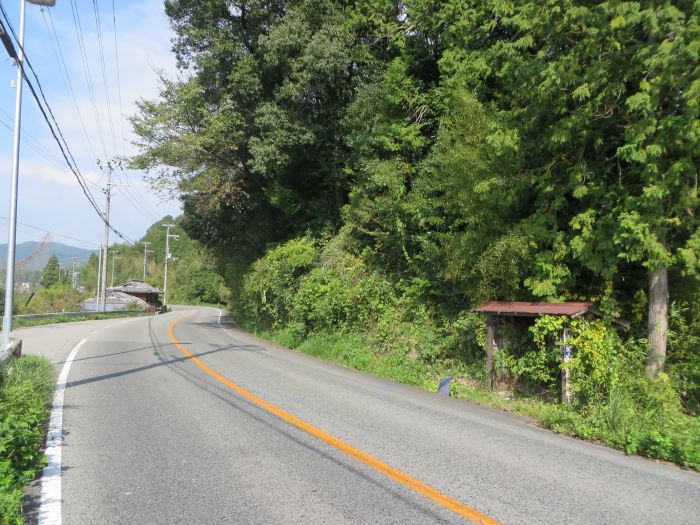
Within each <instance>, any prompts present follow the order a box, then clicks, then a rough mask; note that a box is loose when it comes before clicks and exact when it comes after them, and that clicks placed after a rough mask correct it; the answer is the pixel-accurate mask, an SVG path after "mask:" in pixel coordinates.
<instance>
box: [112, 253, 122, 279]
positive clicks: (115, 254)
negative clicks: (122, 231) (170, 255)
mask: <svg viewBox="0 0 700 525" xmlns="http://www.w3.org/2000/svg"><path fill="white" fill-rule="evenodd" d="M118 253H119V252H116V251H115V252H112V284H111V285H110V287H111V288H114V261H119V260H121V257H117V254H118Z"/></svg>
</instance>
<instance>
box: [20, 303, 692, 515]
mask: <svg viewBox="0 0 700 525" xmlns="http://www.w3.org/2000/svg"><path fill="white" fill-rule="evenodd" d="M183 317H184V319H182V320H180V321H179V322H177V324H174V323H175V322H176V321H177V320H178V319H181V318H183ZM169 329H170V333H169ZM95 330H99V331H97V332H95ZM18 332H19V335H20V337H22V338H23V339H24V351H25V353H41V354H43V355H46V356H47V357H49V358H50V359H52V360H53V361H54V363H56V367H57V371H59V370H60V369H61V367H62V366H63V361H64V360H65V359H66V358H67V356H68V354H69V353H70V351H71V349H72V348H73V347H74V346H75V344H76V343H78V341H80V340H81V339H82V338H84V337H86V336H89V337H88V339H87V342H86V343H85V344H84V345H83V346H82V347H81V348H80V351H79V352H78V354H77V355H76V357H75V360H74V362H73V364H72V368H71V369H70V373H69V376H68V379H67V383H66V390H65V401H64V415H63V428H64V441H63V447H62V476H61V480H62V496H61V497H62V501H63V503H62V518H63V523H65V524H86V523H90V524H97V523H124V524H135V523H138V524H141V523H143V524H146V523H147V524H160V523H164V524H165V523H168V524H169V523H196V524H200V523H202V524H203V523H207V524H209V523H373V524H375V523H402V524H404V523H420V524H424V523H463V522H465V518H464V517H462V516H460V515H459V514H458V513H455V512H454V511H453V510H450V501H454V500H457V501H458V502H461V504H463V506H464V507H465V508H468V509H469V508H471V509H474V511H475V512H479V513H482V514H483V515H486V516H488V517H490V518H493V519H494V520H497V521H500V522H502V523H528V524H533V523H537V524H539V523H542V524H547V523H552V524H561V523H634V524H640V523H654V524H657V523H660V522H661V523H674V524H680V523H698V521H699V520H700V475H698V474H697V473H694V472H689V471H684V470H682V469H680V468H677V467H675V466H672V465H665V464H659V463H655V462H652V461H649V460H645V459H642V458H638V457H627V456H625V455H623V454H622V453H620V452H617V451H613V450H610V449H607V448H604V447H602V446H598V445H594V444H590V443H586V442H583V441H579V440H576V439H572V438H568V437H565V436H559V435H555V434H553V433H551V432H549V431H546V430H543V429H540V428H537V427H536V426H535V425H533V424H532V423H531V422H529V421H528V420H526V419H524V418H520V417H517V416H513V415H510V414H506V413H501V412H499V411H495V410H491V409H487V408H483V407H479V406H475V405H472V404H470V403H467V402H464V401H459V400H454V399H449V398H445V397H443V396H440V395H438V394H433V393H428V392H424V391H421V390H418V389H415V388H411V387H407V386H404V385H400V384H397V383H393V382H391V381H386V380H383V379H378V378H375V377H372V376H369V375H366V374H363V373H359V372H356V371H353V370H349V369H345V368H342V367H338V366H334V365H331V364H328V363H325V362H323V361H319V360H317V359H314V358H311V357H309V356H305V355H302V354H299V353H296V352H291V351H289V350H285V349H282V348H279V347H277V346H275V345H271V344H268V343H265V342H262V341H260V340H258V339H256V338H253V337H251V336H249V335H246V334H245V333H242V332H240V331H238V330H236V329H235V328H234V327H233V326H232V325H231V324H230V323H228V322H227V321H226V318H225V317H224V318H223V319H221V320H219V312H218V311H217V310H216V309H210V308H193V307H188V308H182V309H178V310H176V311H174V312H171V313H169V314H165V315H160V316H157V317H148V318H136V319H133V320H130V321H129V322H126V323H124V322H123V321H121V320H109V321H87V322H84V323H72V324H64V325H53V326H44V327H35V328H27V329H22V330H19V331H18ZM93 332H95V333H93ZM89 334H92V335H89ZM178 343H179V344H178ZM183 351H184V352H190V353H191V354H192V355H193V356H194V357H195V358H196V359H193V358H192V357H188V356H187V355H186V354H185V353H183ZM236 388H237V389H238V391H237V390H236ZM255 396H257V397H255ZM265 403H270V404H272V405H274V406H273V407H272V408H270V406H269V405H265ZM275 410H277V411H278V412H279V411H283V412H281V414H282V417H280V413H275ZM285 417H286V418H287V420H285V419H284V418H285ZM289 418H292V419H289ZM290 420H293V424H290V422H289V421H290ZM295 425H296V426H295ZM300 427H301V428H300ZM314 432H317V434H314ZM318 432H321V434H318ZM319 435H321V436H322V437H323V436H325V438H323V439H319V437H318V436H319ZM329 436H330V437H329ZM324 439H325V441H324ZM334 440H336V441H334ZM337 440H340V441H337ZM353 451H355V452H353ZM353 454H355V455H354V456H353ZM367 458H370V459H369V460H367ZM372 461H375V463H373V462H372ZM382 465H384V466H387V465H388V467H386V468H385V467H383V466H382ZM397 473H398V474H397ZM401 476H404V477H401ZM421 483H422V484H425V485H421ZM425 486H428V487H429V489H430V490H432V491H433V492H432V493H431V494H433V496H434V497H432V499H431V498H430V497H426V491H427V490H428V489H425ZM416 487H418V488H416ZM421 487H422V488H421ZM436 495H437V496H436ZM441 498H442V499H441ZM38 499H39V496H38V487H36V486H35V487H34V489H33V492H30V494H29V500H30V501H31V502H33V503H37V502H38ZM436 500H437V502H436ZM31 506H32V505H31V504H30V507H31ZM35 506H36V505H35ZM32 516H33V515H30V518H31V517H32Z"/></svg>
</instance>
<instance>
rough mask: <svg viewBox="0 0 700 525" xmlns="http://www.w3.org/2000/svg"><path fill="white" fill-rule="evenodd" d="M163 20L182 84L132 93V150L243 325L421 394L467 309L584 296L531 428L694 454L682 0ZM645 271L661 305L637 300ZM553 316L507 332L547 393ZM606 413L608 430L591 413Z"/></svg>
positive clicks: (692, 257)
mask: <svg viewBox="0 0 700 525" xmlns="http://www.w3.org/2000/svg"><path fill="white" fill-rule="evenodd" d="M166 11H167V14H168V16H169V17H170V19H171V22H172V25H173V28H174V30H175V31H176V34H177V38H176V39H175V41H174V51H175V53H176V55H177V58H178V61H179V65H180V67H181V70H182V77H181V78H179V79H178V80H169V79H164V80H163V90H162V94H161V98H160V99H159V100H155V101H141V102H140V105H139V109H140V111H139V113H138V114H137V115H135V116H134V117H133V124H134V127H135V130H136V132H137V134H138V136H139V137H140V147H141V151H140V154H139V155H138V156H137V157H136V158H134V159H133V164H134V166H136V167H140V168H143V169H146V170H148V171H149V174H150V178H151V181H152V182H153V184H154V186H155V187H157V188H159V189H160V190H161V191H166V192H174V193H176V194H178V195H179V196H180V198H181V199H182V201H183V203H184V210H185V214H184V217H183V219H182V221H181V226H182V228H183V230H184V231H186V232H187V233H188V234H189V235H190V236H191V237H192V238H193V239H195V240H196V241H197V242H199V243H201V245H202V246H204V247H206V249H207V250H209V253H210V254H212V255H213V256H214V257H215V261H214V263H213V264H212V265H210V266H209V267H208V269H209V270H211V271H213V270H217V271H218V272H219V274H220V275H221V276H222V277H223V279H224V282H223V283H219V286H220V287H221V286H223V284H225V285H226V286H227V287H228V288H229V289H230V290H232V298H231V299H232V301H231V304H232V307H233V310H234V312H235V314H236V318H237V320H238V321H239V322H241V323H243V324H244V325H246V326H248V327H251V328H253V329H255V330H257V331H259V332H265V333H268V334H271V335H272V336H274V337H276V338H277V339H278V340H280V341H281V342H283V343H284V344H287V345H290V346H295V347H296V346H299V347H301V348H302V349H304V348H311V347H313V348H319V341H323V342H324V344H326V343H328V344H329V345H330V346H331V347H332V348H338V349H339V350H338V352H337V355H336V354H334V353H333V352H331V351H330V350H329V352H331V354H333V355H332V356H331V357H333V356H335V357H333V358H334V359H339V360H340V361H341V362H344V363H346V364H351V365H353V366H357V367H359V368H363V369H368V370H372V371H375V372H377V370H385V371H386V370H395V368H392V367H391V366H389V367H388V368H386V367H385V365H386V364H387V363H400V366H398V365H397V366H398V368H397V369H400V370H404V371H406V370H413V371H417V370H420V371H421V372H420V373H418V372H416V373H417V374H418V375H411V373H409V374H408V376H410V380H408V381H409V382H412V383H414V384H421V385H423V386H427V385H428V384H432V383H431V382H432V381H435V379H436V376H437V375H438V374H439V373H442V372H443V371H445V370H449V371H450V372H452V373H454V374H456V375H459V376H460V377H462V378H464V380H465V381H467V382H469V381H471V380H472V379H475V380H479V379H482V378H483V320H482V319H479V318H478V316H475V315H474V314H472V313H470V311H469V310H470V308H471V307H472V306H474V305H475V304H477V303H479V302H480V301H483V300H485V299H501V300H538V299H544V300H589V301H593V302H596V303H597V304H598V305H600V308H601V310H602V311H603V313H604V314H605V319H604V321H601V322H599V323H592V324H577V325H575V326H572V327H571V328H573V329H575V335H574V342H575V343H576V348H577V351H578V354H577V356H576V357H575V358H574V360H573V361H572V364H571V367H572V370H571V373H572V377H573V380H574V389H575V399H576V400H577V401H576V404H575V406H574V407H573V409H562V410H565V412H564V414H565V415H566V417H564V416H561V417H559V416H557V418H545V419H547V420H548V421H552V423H551V426H553V427H555V428H561V429H567V430H569V431H573V432H576V433H578V434H579V435H586V436H591V437H595V438H596V439H601V440H604V441H606V442H609V443H612V444H614V445H616V446H621V447H625V448H627V449H628V450H630V451H641V452H644V453H647V454H651V455H656V456H659V457H666V458H671V459H674V460H677V461H682V462H685V463H687V464H692V465H695V466H697V464H698V460H697V446H696V445H697V443H696V444H695V445H692V446H691V445H689V444H688V443H686V441H683V439H681V437H679V436H681V435H685V434H684V432H686V430H689V429H691V428H697V419H693V418H694V417H695V416H693V414H696V413H697V411H698V408H699V406H698V388H699V387H698V384H699V383H698V380H699V379H700V377H699V375H698V373H699V372H698V370H700V345H698V334H700V318H699V317H698V312H699V311H700V294H699V291H700V290H699V287H698V278H699V277H700V266H699V262H700V220H699V219H698V217H699V216H700V215H699V214H698V208H699V205H700V196H699V195H698V183H697V180H698V175H697V166H698V161H699V160H700V140H699V138H700V136H699V134H700V76H699V75H698V71H699V70H698V64H700V45H699V44H698V42H700V3H698V2H697V1H692V0H688V1H683V2H626V1H621V2H584V1H581V0H566V1H554V0H545V1H539V2H535V1H531V0H526V1H522V2H511V1H504V0H484V1H479V2H476V1H472V0H440V1H437V0H405V1H396V0H354V1H343V2H339V1H336V0H274V1H270V0H265V1H262V0H240V1H234V2H231V1H224V0H207V1H206V2H201V1H195V0H168V1H166ZM658 276H662V277H665V276H667V277H668V281H669V295H670V301H671V302H670V303H669V302H668V301H669V298H668V297H666V296H665V294H661V295H660V296H659V297H652V295H651V293H650V283H651V279H652V278H653V277H658ZM203 281H208V279H203ZM213 281H214V279H213V278H212V286H204V287H200V288H199V289H201V293H202V294H204V293H205V291H204V290H207V289H208V290H213V289H214V288H215V286H214V285H213ZM198 293H199V292H198ZM206 294H207V295H208V292H206ZM657 300H660V301H661V302H662V303H664V304H667V303H668V304H670V305H672V307H671V309H670V310H671V315H670V323H671V325H670V330H669V333H668V334H662V335H663V337H666V335H667V336H668V360H667V367H666V370H667V373H668V375H664V374H662V375H661V376H659V379H658V381H657V382H650V381H648V380H646V379H645V378H644V360H645V356H646V355H647V354H648V355H649V356H653V355H658V353H659V352H663V348H662V346H659V343H658V342H656V341H654V340H653V339H650V342H649V343H648V342H647V340H646V337H647V333H649V334H651V329H652V327H654V326H659V317H658V316H659V315H662V316H663V314H659V313H658V312H657V311H656V310H653V309H652V310H650V312H651V313H650V315H651V317H650V322H649V326H648V327H647V305H648V304H649V303H651V302H654V301H657ZM654 316H656V317H654ZM615 319H624V320H628V321H630V323H631V327H630V329H629V330H627V331H620V332H619V333H618V332H617V331H616V329H615V328H613V325H612V324H611V322H612V321H613V320H615ZM550 321H551V320H550ZM550 321H547V320H543V321H542V322H541V323H540V324H538V326H536V327H534V328H533V330H532V331H530V330H528V329H527V327H522V326H514V327H513V328H512V330H513V333H512V334H509V335H510V337H509V340H510V341H511V344H510V345H509V346H508V347H507V348H506V349H504V350H503V351H502V352H501V353H500V356H499V360H498V363H497V365H498V373H499V382H500V384H501V385H502V386H504V387H505V386H507V387H509V388H510V389H511V390H514V391H516V392H520V393H521V394H524V395H534V394H537V395H540V394H542V395H545V396H550V397H552V396H553V395H554V394H553V392H554V391H555V389H556V383H557V377H558V375H559V373H560V367H559V362H558V359H557V352H558V349H557V348H555V346H554V344H553V342H552V339H553V338H552V334H551V333H548V332H547V329H546V328H547V327H546V324H547V323H548V322H550ZM648 329H649V331H648ZM339 334H343V336H344V337H345V339H343V340H345V341H350V343H342V340H341V339H339V338H338V335H339ZM353 341H354V342H355V343H357V344H354V343H353V344H351V342H353ZM336 343H337V344H336ZM338 345H340V346H338ZM368 348H369V349H370V350H368ZM313 352H314V353H317V351H316V350H313ZM655 353H656V354H655ZM329 355H330V354H329ZM327 357H328V356H327ZM659 362H660V363H661V366H662V367H663V364H664V358H663V355H661V357H660V361H659ZM372 363H374V364H372ZM377 363H379V364H377ZM387 366H388V365H387ZM383 367H384V368H383ZM387 373H388V372H387ZM392 373H393V372H392ZM402 373H403V372H402ZM402 373H399V374H398V375H399V376H401V374H402ZM647 373H648V370H647ZM423 374H425V375H423ZM652 375H656V374H652ZM408 376H407V377H408ZM419 377H420V378H421V379H417V378H419ZM399 378H401V377H399ZM469 378H471V379H469ZM622 406H624V407H627V408H625V409H624V410H623V409H619V410H618V409H615V410H617V412H615V413H616V414H617V415H616V416H615V417H613V418H612V419H610V420H609V421H613V420H614V421H617V422H618V423H615V424H614V425H618V426H616V427H615V428H617V429H618V430H612V428H613V426H614V425H613V426H611V425H608V426H605V425H607V423H605V425H604V424H603V423H600V422H601V421H608V419H606V418H605V417H603V416H602V415H601V414H603V412H604V411H605V410H613V408H612V407H618V408H619V407H622ZM645 407H646V408H645ZM659 407H661V408H659ZM655 408H658V410H657V411H656V412H654V409H655ZM601 411H603V412H601ZM623 413H624V414H626V415H625V416H624V417H623V416H622V415H621V414H623ZM645 414H649V416H648V417H647V416H646V415H645ZM611 417H612V416H611ZM626 417H627V418H629V421H634V424H632V423H629V424H628V423H625V424H624V425H623V426H622V427H620V426H619V425H621V424H622V423H619V422H620V421H628V419H625V418H626ZM566 418H568V419H566ZM554 421H558V423H554ZM567 421H568V423H567ZM623 427H624V428H625V429H627V430H626V432H627V434H626V435H627V438H625V439H626V441H625V440H623V439H622V438H620V439H617V438H614V437H613V436H614V435H617V434H615V433H616V432H618V431H619V432H622V431H621V430H619V429H621V428H623ZM634 428H640V429H643V430H639V431H633V429H634ZM645 428H646V430H644V429H645ZM590 429H595V431H593V430H590ZM635 432H636V433H635ZM654 432H656V433H657V434H658V436H657V437H658V439H657V437H653V436H652V437H649V436H650V435H651V433H654ZM665 432H666V433H665ZM623 433H624V432H623ZM669 433H670V434H669ZM620 435H622V434H620ZM655 435H656V434H655ZM669 435H671V436H673V437H668V436H669ZM632 436H637V437H632ZM645 436H646V437H645ZM630 440H633V441H634V443H637V444H636V445H634V446H633V445H632V444H630V443H631V441H630ZM663 440H666V441H667V442H672V443H673V445H669V446H668V447H666V446H661V445H659V443H660V442H661V441H663ZM679 443H683V445H679ZM693 447H695V448H693ZM681 449H683V450H685V451H686V452H687V451H690V452H687V453H688V454H690V456H688V457H691V459H688V457H686V456H684V455H683V454H685V453H686V452H682V451H681ZM693 450H694V451H695V452H693ZM692 458H694V459H692Z"/></svg>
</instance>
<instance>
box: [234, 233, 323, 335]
mask: <svg viewBox="0 0 700 525" xmlns="http://www.w3.org/2000/svg"><path fill="white" fill-rule="evenodd" d="M317 257H318V250H317V248H316V243H315V241H313V240H312V239H310V238H308V237H300V238H298V239H292V240H291V241H288V242H286V243H284V244H282V245H280V246H277V247H276V248H273V249H271V250H269V251H268V252H267V253H266V254H265V256H263V257H262V258H260V259H258V260H257V261H255V262H254V263H253V264H252V266H251V268H250V271H249V272H248V273H246V275H245V276H244V277H243V285H242V288H241V291H240V297H239V298H238V301H237V305H236V306H237V308H236V310H237V314H238V317H239V319H240V320H241V321H243V322H245V321H249V322H251V323H253V325H254V326H256V327H257V328H260V329H265V328H270V327H272V326H278V325H281V324H283V323H284V322H286V321H287V317H288V312H289V310H290V309H291V307H292V304H293V297H294V295H295V293H296V290H297V288H298V285H299V279H300V277H301V276H302V275H303V274H304V273H306V272H307V271H309V270H310V269H311V267H312V265H313V264H314V262H315V261H316V259H317Z"/></svg>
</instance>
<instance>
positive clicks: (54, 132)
mask: <svg viewBox="0 0 700 525" xmlns="http://www.w3.org/2000/svg"><path fill="white" fill-rule="evenodd" d="M0 13H1V14H2V16H3V18H4V22H3V21H2V20H0V28H1V29H3V30H5V23H7V26H8V28H9V30H10V33H11V34H12V36H13V37H14V39H15V41H16V42H17V45H18V46H19V47H20V49H22V54H23V55H24V62H25V63H26V64H27V65H28V66H29V69H30V70H31V71H32V74H33V75H34V78H35V79H36V82H37V86H38V88H39V91H40V92H41V95H42V98H43V101H44V104H45V105H46V108H44V105H43V104H42V101H41V99H40V98H39V95H38V94H37V92H36V89H35V88H34V85H33V84H32V82H31V80H30V79H29V77H28V75H27V73H26V71H25V70H24V68H22V76H23V78H24V80H25V81H26V82H27V86H28V87H29V89H30V91H31V93H32V96H33V97H34V100H35V101H36V103H37V106H38V107H39V111H40V112H41V114H42V116H43V118H44V120H45V121H46V124H47V125H48V126H49V130H50V131H51V135H52V136H53V138H54V140H55V141H56V143H57V144H58V147H59V149H60V150H61V154H62V155H63V158H64V159H65V161H66V164H67V165H68V167H69V168H70V170H71V172H72V173H73V175H74V176H75V178H76V180H77V181H78V184H79V185H80V188H81V189H82V191H83V193H84V194H85V197H86V198H87V199H88V201H89V202H90V204H91V205H92V207H93V208H94V209H95V211H96V212H97V214H98V216H99V217H100V218H101V219H102V220H103V222H105V224H106V225H107V226H108V228H109V229H111V230H112V231H113V232H114V233H115V234H116V235H118V236H119V237H120V238H122V239H123V240H124V241H126V242H127V243H129V244H132V245H133V242H132V241H131V240H129V239H128V238H126V237H125V236H124V235H123V234H122V233H121V232H119V231H118V230H117V229H116V228H114V227H113V226H112V225H111V224H109V221H108V220H107V219H106V217H105V216H104V214H103V213H102V211H101V210H100V209H99V207H98V206H97V204H96V202H95V199H94V197H93V195H92V193H91V192H90V190H89V189H88V188H87V186H86V184H85V180H84V177H83V176H82V174H81V173H80V171H79V169H78V167H77V163H76V162H75V158H74V157H73V154H72V153H71V151H70V148H69V147H68V143H67V142H66V140H65V137H64V136H63V133H62V132H61V129H60V126H59V125H58V122H57V121H56V118H55V116H54V114H53V111H52V110H51V106H50V105H49V103H48V101H47V100H46V97H45V95H44V91H43V88H42V86H41V81H40V80H39V77H38V75H37V74H36V71H35V70H34V68H33V67H32V65H31V61H30V60H29V58H28V57H27V55H26V52H25V50H24V49H23V48H22V47H21V45H20V42H19V39H18V38H17V35H16V34H15V31H14V28H13V27H12V24H11V22H10V20H9V17H8V15H7V12H6V11H5V7H4V5H3V4H2V2H1V1H0ZM5 31H6V30H5ZM6 32H7V31H6ZM47 110H48V112H49V114H50V115H51V119H52V120H53V122H54V124H55V126H56V129H54V125H52V123H51V120H50V119H49V116H48V115H47ZM59 136H60V139H59ZM61 140H63V143H62V142H61ZM64 145H65V149H64ZM69 157H70V159H69ZM71 159H72V163H71Z"/></svg>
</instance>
